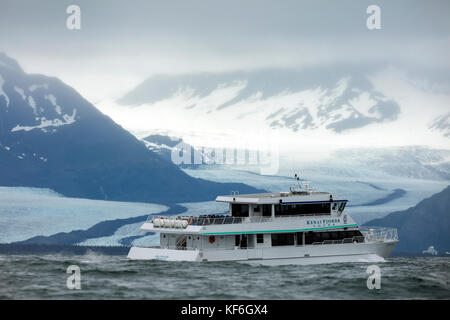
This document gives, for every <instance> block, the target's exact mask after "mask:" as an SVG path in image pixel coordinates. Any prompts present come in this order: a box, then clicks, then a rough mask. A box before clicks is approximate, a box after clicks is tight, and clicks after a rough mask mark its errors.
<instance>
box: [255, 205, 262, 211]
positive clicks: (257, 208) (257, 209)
mask: <svg viewBox="0 0 450 320" xmlns="http://www.w3.org/2000/svg"><path fill="white" fill-rule="evenodd" d="M260 210H261V209H260V208H259V206H255V207H254V208H253V212H259V211H260Z"/></svg>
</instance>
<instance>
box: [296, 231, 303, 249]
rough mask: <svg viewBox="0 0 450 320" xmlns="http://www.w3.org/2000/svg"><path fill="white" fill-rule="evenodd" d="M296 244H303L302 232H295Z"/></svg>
mask: <svg viewBox="0 0 450 320" xmlns="http://www.w3.org/2000/svg"><path fill="white" fill-rule="evenodd" d="M297 245H298V246H301V245H303V232H297Z"/></svg>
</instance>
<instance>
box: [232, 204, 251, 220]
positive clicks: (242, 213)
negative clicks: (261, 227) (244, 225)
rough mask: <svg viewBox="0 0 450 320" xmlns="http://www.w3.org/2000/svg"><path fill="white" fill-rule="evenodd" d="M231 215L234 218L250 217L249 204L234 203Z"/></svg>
mask: <svg viewBox="0 0 450 320" xmlns="http://www.w3.org/2000/svg"><path fill="white" fill-rule="evenodd" d="M231 215H232V216H233V217H248V204H240V203H233V204H232V205H231Z"/></svg>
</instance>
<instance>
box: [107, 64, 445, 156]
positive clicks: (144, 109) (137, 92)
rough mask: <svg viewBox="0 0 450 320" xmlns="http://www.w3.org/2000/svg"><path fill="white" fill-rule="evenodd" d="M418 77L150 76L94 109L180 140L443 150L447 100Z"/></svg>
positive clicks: (338, 69) (373, 72)
mask: <svg viewBox="0 0 450 320" xmlns="http://www.w3.org/2000/svg"><path fill="white" fill-rule="evenodd" d="M426 76H427V75H423V74H419V73H417V74H416V73H414V74H411V75H410V74H408V73H407V72H406V71H404V70H401V69H395V68H389V67H386V66H380V65H378V66H368V67H361V66H359V67H357V66H354V65H353V66H352V65H340V66H336V65H331V66H330V65H326V66H315V67H308V68H304V69H300V70H296V69H290V70H287V69H272V70H259V71H249V72H244V71H235V72H217V73H195V74H184V75H154V76H151V77H150V78H148V79H147V80H145V81H143V82H142V83H141V84H140V85H138V86H137V87H136V88H135V89H134V90H131V91H129V92H127V93H126V94H124V95H123V96H122V97H121V98H120V99H118V100H116V101H105V102H102V103H101V110H103V111H104V112H106V113H107V114H109V115H110V116H111V117H113V119H117V121H120V123H121V124H122V125H124V126H125V127H127V128H129V129H130V130H133V131H138V130H141V131H145V130H148V131H152V130H158V129H161V128H164V129H166V130H167V131H168V132H170V133H171V134H175V135H178V136H183V138H185V140H188V139H187V138H188V136H189V135H190V134H191V133H195V134H198V133H205V134H204V136H210V137H211V136H212V135H218V136H223V137H225V136H230V137H231V136H234V141H239V140H242V138H243V137H248V136H249V135H254V136H259V137H269V136H271V135H275V136H278V137H280V136H281V137H283V139H280V140H279V142H280V144H286V145H287V147H288V148H290V150H292V148H293V149H299V148H302V149H304V148H305V147H306V145H307V144H311V145H313V146H318V145H320V147H327V148H328V147H331V148H333V147H334V146H337V145H340V146H342V147H364V146H376V147H384V146H403V145H426V146H431V145H432V147H433V148H447V147H448V146H449V143H450V142H449V140H448V137H449V128H450V124H449V121H450V117H449V114H448V105H449V101H450V94H449V93H448V92H447V91H445V89H444V90H441V89H439V90H438V89H435V87H439V86H438V85H437V84H440V82H439V83H437V84H436V85H435V84H434V83H433V82H432V81H431V82H430V81H428V82H427V80H426V79H427V78H423V77H426ZM424 79H425V80H424ZM436 81H440V80H439V79H436ZM444 87H445V86H444ZM439 88H440V87H439ZM230 139H231V138H230ZM330 139H333V141H334V144H332V145H331V146H330V144H329V143H328V141H330ZM210 140H211V139H210ZM190 142H192V141H190ZM208 144H214V141H208Z"/></svg>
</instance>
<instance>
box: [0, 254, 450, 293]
mask: <svg viewBox="0 0 450 320" xmlns="http://www.w3.org/2000/svg"><path fill="white" fill-rule="evenodd" d="M70 265H77V266H79V268H80V273H81V274H80V283H81V289H80V290H70V289H68V288H67V285H66V281H67V278H68V277H69V276H70V274H67V273H66V270H67V268H68V267H69V266H70ZM369 265H370V264H368V263H338V264H322V265H307V266H295V265H290V266H280V267H267V266H250V265H245V264H240V263H235V262H227V263H223V262H220V263H215V262H207V263H192V262H165V261H131V260H127V259H126V257H124V256H108V255H102V254H97V253H88V254H85V255H63V254H54V255H0V299H450V259H449V258H446V257H444V258H443V257H435V258H403V257H402V258H400V257H399V258H390V259H388V260H387V261H386V262H383V263H376V265H377V266H379V267H380V270H381V288H380V289H379V290H377V289H373V290H369V289H368V288H367V284H366V283H367V278H368V276H369V274H368V273H367V267H368V266H369Z"/></svg>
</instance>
